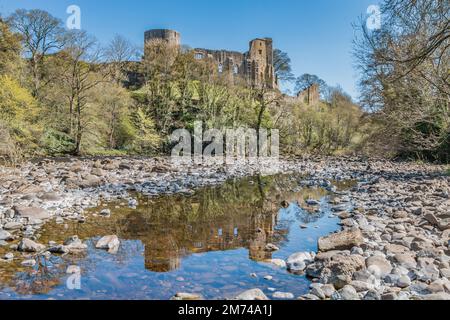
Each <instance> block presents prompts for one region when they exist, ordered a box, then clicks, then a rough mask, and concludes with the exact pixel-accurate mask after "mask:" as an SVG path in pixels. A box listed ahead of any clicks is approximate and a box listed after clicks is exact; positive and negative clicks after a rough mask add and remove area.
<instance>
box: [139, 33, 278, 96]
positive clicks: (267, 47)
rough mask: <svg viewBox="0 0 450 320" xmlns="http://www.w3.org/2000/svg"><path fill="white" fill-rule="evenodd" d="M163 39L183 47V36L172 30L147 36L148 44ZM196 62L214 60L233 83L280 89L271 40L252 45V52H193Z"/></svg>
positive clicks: (219, 71) (222, 73)
mask: <svg viewBox="0 0 450 320" xmlns="http://www.w3.org/2000/svg"><path fill="white" fill-rule="evenodd" d="M153 39H163V40H166V41H168V42H169V43H170V44H172V45H176V46H180V45H181V35H180V34H179V33H178V32H176V31H173V30H167V29H155V30H149V31H147V32H145V42H147V41H151V40H153ZM194 55H195V58H196V59H212V60H213V61H214V62H215V63H216V65H217V71H218V74H219V75H223V76H225V77H227V78H229V79H230V80H231V81H234V82H235V83H236V82H238V81H239V82H242V81H244V82H245V83H247V84H248V85H249V86H256V87H261V86H263V85H264V86H266V87H268V88H272V89H275V88H278V83H277V80H276V77H275V73H274V68H273V44H272V39H270V38H261V39H255V40H252V41H250V45H249V51H248V52H246V53H240V52H236V51H228V50H209V49H202V48H197V49H194Z"/></svg>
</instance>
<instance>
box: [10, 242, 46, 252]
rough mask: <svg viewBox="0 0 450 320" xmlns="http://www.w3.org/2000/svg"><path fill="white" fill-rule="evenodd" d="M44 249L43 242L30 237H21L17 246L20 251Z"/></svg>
mask: <svg viewBox="0 0 450 320" xmlns="http://www.w3.org/2000/svg"><path fill="white" fill-rule="evenodd" d="M44 249H45V246H44V245H43V244H39V243H36V242H34V241H33V240H30V239H22V241H20V243H19V246H18V247H17V250H18V251H21V252H39V251H42V250H44Z"/></svg>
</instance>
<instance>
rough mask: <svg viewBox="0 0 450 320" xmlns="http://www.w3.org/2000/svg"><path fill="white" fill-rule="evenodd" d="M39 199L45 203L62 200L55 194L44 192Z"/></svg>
mask: <svg viewBox="0 0 450 320" xmlns="http://www.w3.org/2000/svg"><path fill="white" fill-rule="evenodd" d="M39 199H41V200H42V201H47V202H57V201H61V200H62V198H61V197H60V196H59V195H58V194H57V193H55V192H46V193H44V194H42V195H41V196H40V197H39Z"/></svg>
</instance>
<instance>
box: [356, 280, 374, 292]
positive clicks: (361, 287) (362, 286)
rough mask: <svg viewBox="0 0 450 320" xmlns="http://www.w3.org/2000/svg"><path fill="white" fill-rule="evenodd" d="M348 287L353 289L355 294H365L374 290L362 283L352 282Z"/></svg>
mask: <svg viewBox="0 0 450 320" xmlns="http://www.w3.org/2000/svg"><path fill="white" fill-rule="evenodd" d="M350 285H351V286H352V287H353V288H355V290H356V292H365V291H369V290H373V289H374V287H373V285H372V284H370V283H368V282H364V281H358V280H354V281H352V282H351V283H350Z"/></svg>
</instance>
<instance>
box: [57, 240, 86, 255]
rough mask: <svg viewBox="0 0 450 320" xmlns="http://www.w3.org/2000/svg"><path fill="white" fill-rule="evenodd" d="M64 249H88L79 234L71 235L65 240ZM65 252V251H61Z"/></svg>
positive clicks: (78, 250) (75, 250) (72, 251)
mask: <svg viewBox="0 0 450 320" xmlns="http://www.w3.org/2000/svg"><path fill="white" fill-rule="evenodd" d="M62 247H63V248H62V251H66V250H68V251H69V252H70V253H78V252H80V251H84V250H86V249H87V245H86V244H84V243H83V242H82V241H81V240H80V238H78V236H71V237H69V238H67V239H66V240H65V241H64V246H62ZM61 253H64V252H61Z"/></svg>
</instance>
